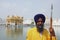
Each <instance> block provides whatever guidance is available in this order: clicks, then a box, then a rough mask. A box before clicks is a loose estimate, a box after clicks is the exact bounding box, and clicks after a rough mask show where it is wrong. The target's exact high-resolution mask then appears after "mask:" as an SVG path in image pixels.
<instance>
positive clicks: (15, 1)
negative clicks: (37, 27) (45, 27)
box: [0, 0, 60, 19]
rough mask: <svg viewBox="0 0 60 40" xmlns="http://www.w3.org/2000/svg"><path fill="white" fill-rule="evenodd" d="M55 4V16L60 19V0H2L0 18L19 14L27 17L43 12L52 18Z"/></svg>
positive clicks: (0, 0) (0, 1) (0, 2)
mask: <svg viewBox="0 0 60 40" xmlns="http://www.w3.org/2000/svg"><path fill="white" fill-rule="evenodd" d="M51 4H53V18H59V19H60V5H59V4H60V0H0V18H6V17H7V16H8V15H9V16H12V15H17V16H21V17H24V18H25V19H31V18H34V16H35V15H36V14H39V13H42V14H44V15H45V16H46V17H48V18H50V15H51Z"/></svg>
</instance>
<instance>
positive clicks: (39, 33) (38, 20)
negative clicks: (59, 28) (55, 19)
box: [26, 14, 56, 40]
mask: <svg viewBox="0 0 60 40" xmlns="http://www.w3.org/2000/svg"><path fill="white" fill-rule="evenodd" d="M45 19H46V18H45V16H44V15H43V14H37V15H35V16H34V21H35V24H36V27H33V28H31V29H29V31H28V32H27V36H26V40H56V36H55V32H54V30H53V28H50V29H49V32H48V30H47V29H45V28H44V23H45Z"/></svg>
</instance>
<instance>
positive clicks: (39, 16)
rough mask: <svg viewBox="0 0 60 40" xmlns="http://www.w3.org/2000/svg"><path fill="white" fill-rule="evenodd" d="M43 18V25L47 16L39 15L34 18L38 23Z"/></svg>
mask: <svg viewBox="0 0 60 40" xmlns="http://www.w3.org/2000/svg"><path fill="white" fill-rule="evenodd" d="M39 18H41V19H42V20H43V23H44V22H45V16H44V15H43V14H37V15H35V16H34V21H35V22H36V23H37V21H38V19H39Z"/></svg>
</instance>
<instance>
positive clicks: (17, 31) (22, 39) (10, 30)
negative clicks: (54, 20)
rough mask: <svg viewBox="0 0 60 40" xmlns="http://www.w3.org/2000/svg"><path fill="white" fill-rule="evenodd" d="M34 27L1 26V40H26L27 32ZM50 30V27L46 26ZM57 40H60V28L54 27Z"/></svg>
mask: <svg viewBox="0 0 60 40" xmlns="http://www.w3.org/2000/svg"><path fill="white" fill-rule="evenodd" d="M32 27H33V26H26V25H15V26H14V25H8V27H5V26H0V40H26V33H27V31H28V30H29V29H30V28H32ZM46 28H47V29H48V28H49V26H46ZM53 28H54V30H55V33H56V37H57V40H60V38H59V37H60V27H59V26H53Z"/></svg>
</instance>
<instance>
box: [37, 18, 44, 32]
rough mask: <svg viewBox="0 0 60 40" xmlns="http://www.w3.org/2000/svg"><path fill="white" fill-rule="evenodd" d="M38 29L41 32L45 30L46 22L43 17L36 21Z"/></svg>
mask: <svg viewBox="0 0 60 40" xmlns="http://www.w3.org/2000/svg"><path fill="white" fill-rule="evenodd" d="M36 26H37V29H38V30H39V31H40V32H41V31H43V26H44V22H43V20H42V18H39V19H38V21H37V23H36Z"/></svg>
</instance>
